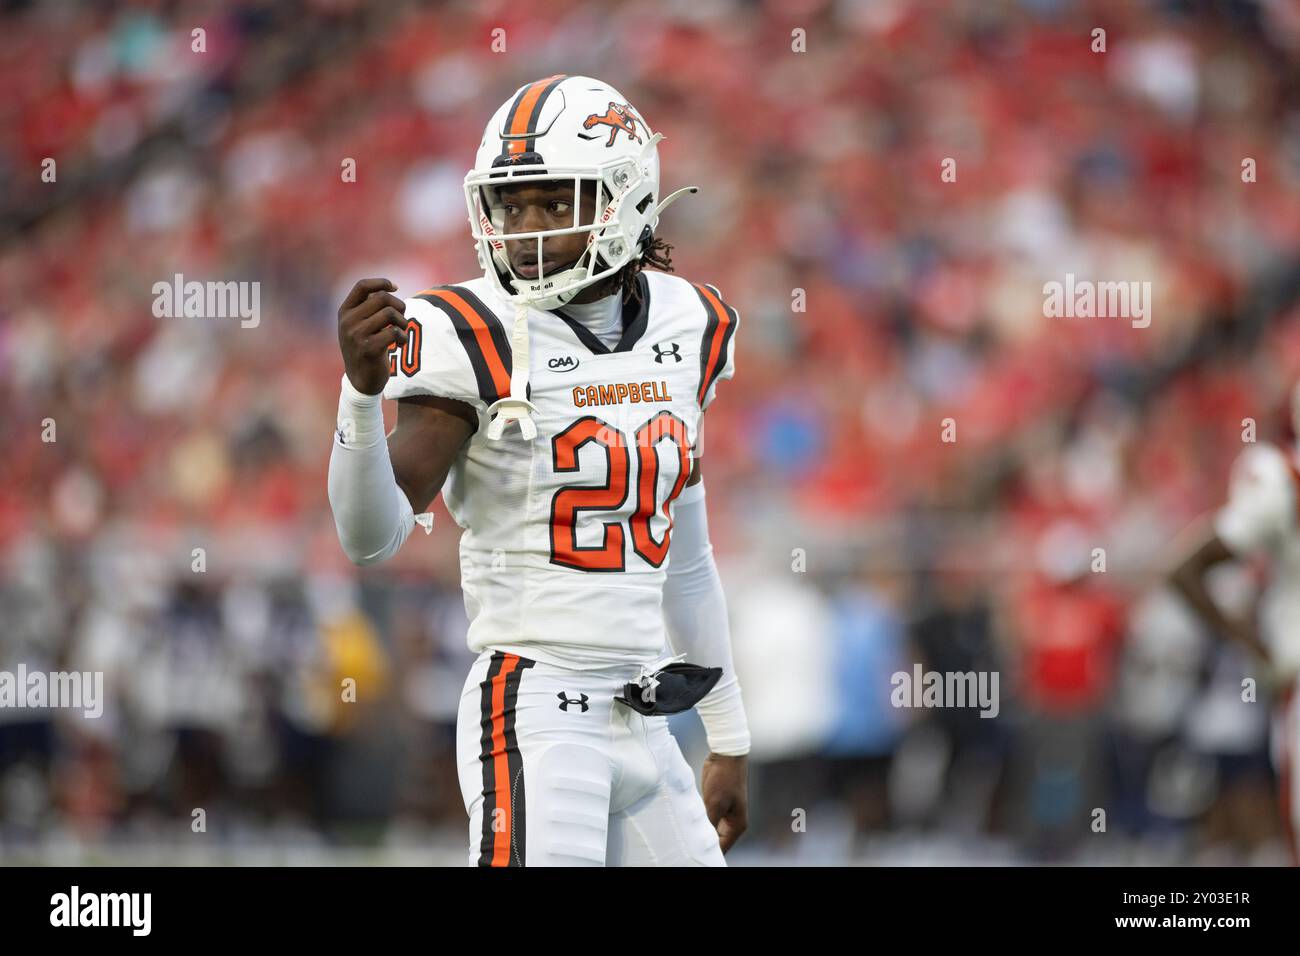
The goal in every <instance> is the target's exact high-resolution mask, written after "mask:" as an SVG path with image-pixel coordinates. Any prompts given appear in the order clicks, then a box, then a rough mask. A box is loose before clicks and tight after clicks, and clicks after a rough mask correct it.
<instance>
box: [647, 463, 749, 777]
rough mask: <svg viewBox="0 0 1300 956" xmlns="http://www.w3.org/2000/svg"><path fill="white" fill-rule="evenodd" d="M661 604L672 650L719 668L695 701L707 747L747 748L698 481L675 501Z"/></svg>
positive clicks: (737, 751)
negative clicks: (716, 678) (714, 680)
mask: <svg viewBox="0 0 1300 956" xmlns="http://www.w3.org/2000/svg"><path fill="white" fill-rule="evenodd" d="M663 608H664V622H665V623H666V624H667V626H668V644H669V646H670V647H671V648H672V651H673V653H674V654H685V655H686V660H687V662H689V663H691V664H700V665H702V666H704V667H721V668H722V678H721V679H720V680H719V681H718V683H717V685H716V686H715V687H714V688H713V690H711V691H709V693H708V694H706V695H705V697H704V699H703V700H701V701H700V702H699V703H698V704H696V705H695V709H696V711H698V712H699V715H700V720H701V721H703V723H704V732H705V734H706V735H707V737H708V741H709V750H710V751H712V752H713V753H715V754H727V755H731V756H741V755H743V754H747V753H749V725H748V723H747V721H746V720H745V707H744V702H743V701H742V700H741V696H740V681H739V680H738V679H737V678H736V669H735V666H734V665H733V663H732V660H731V632H730V626H729V624H728V621H727V601H726V598H725V597H724V596H723V593H722V580H721V578H719V577H718V568H717V565H715V564H714V562H713V545H712V544H710V542H709V523H708V516H707V513H706V511H705V507H704V483H703V482H700V483H698V484H694V485H687V486H686V488H685V489H684V490H683V491H682V493H681V495H680V496H679V497H678V498H677V501H676V502H675V503H674V508H673V537H672V542H671V543H670V544H669V545H668V573H667V581H666V582H665V583H664V601H663Z"/></svg>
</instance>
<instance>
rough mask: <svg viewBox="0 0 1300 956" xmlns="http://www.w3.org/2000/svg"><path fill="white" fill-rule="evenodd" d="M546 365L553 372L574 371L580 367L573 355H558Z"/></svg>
mask: <svg viewBox="0 0 1300 956" xmlns="http://www.w3.org/2000/svg"><path fill="white" fill-rule="evenodd" d="M546 367H547V368H549V369H550V370H551V371H552V372H572V371H573V370H574V369H575V368H577V367H578V360H577V359H576V358H574V357H573V356H572V355H557V356H556V357H555V358H553V359H549V360H547V362H546Z"/></svg>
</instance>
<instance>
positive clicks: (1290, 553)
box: [1214, 444, 1300, 669]
mask: <svg viewBox="0 0 1300 956" xmlns="http://www.w3.org/2000/svg"><path fill="white" fill-rule="evenodd" d="M1298 487H1300V471H1298V470H1297V466H1296V462H1295V459H1294V458H1293V457H1292V456H1291V455H1290V454H1288V453H1287V452H1285V451H1283V450H1282V449H1280V448H1278V447H1276V446H1275V445H1267V444H1261V445H1256V446H1253V447H1250V448H1247V449H1246V450H1245V451H1243V452H1242V453H1241V455H1239V456H1238V458H1237V460H1236V462H1234V463H1233V466H1232V478H1231V481H1230V483H1229V488H1228V503H1227V504H1226V505H1224V506H1223V508H1222V509H1220V511H1219V513H1218V514H1217V515H1216V516H1215V520H1214V530H1215V532H1216V533H1217V534H1218V536H1219V539H1220V540H1221V541H1223V543H1224V544H1226V545H1227V546H1228V548H1229V549H1230V550H1231V551H1232V552H1233V553H1234V554H1238V555H1243V556H1244V555H1250V554H1267V555H1268V556H1269V557H1270V558H1271V559H1272V563H1273V566H1272V575H1271V581H1270V583H1269V587H1268V591H1267V592H1266V593H1265V594H1264V596H1263V599H1262V606H1261V608H1260V614H1261V628H1262V634H1261V638H1262V640H1263V641H1264V642H1265V644H1266V646H1267V647H1268V649H1269V653H1270V654H1271V655H1272V656H1273V658H1274V659H1275V661H1276V662H1277V663H1278V664H1279V665H1280V666H1282V667H1284V668H1296V669H1300V527H1298V526H1297V524H1296V498H1297V494H1296V492H1297V488H1298Z"/></svg>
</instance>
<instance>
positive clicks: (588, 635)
mask: <svg viewBox="0 0 1300 956" xmlns="http://www.w3.org/2000/svg"><path fill="white" fill-rule="evenodd" d="M661 138H662V136H661V135H659V134H655V133H652V132H651V130H650V129H649V127H648V126H647V125H646V122H645V120H644V118H643V117H642V116H641V114H640V113H639V112H638V111H637V110H635V109H633V108H632V106H631V105H630V104H628V102H627V100H626V99H625V98H624V97H623V96H622V94H620V93H619V92H618V91H617V90H615V89H613V88H612V87H610V86H608V85H607V84H605V83H602V82H600V81H599V80H594V79H591V78H588V77H582V76H552V77H547V78H546V79H544V80H540V81H538V82H536V83H530V84H528V85H526V86H524V87H521V88H520V89H519V90H518V91H517V92H516V93H515V94H514V95H512V96H511V97H510V99H509V100H507V101H506V102H505V103H504V104H503V105H502V106H501V108H500V109H499V110H497V112H496V114H495V115H494V116H493V117H492V119H491V120H490V121H489V123H488V125H487V129H486V131H485V133H484V136H483V141H482V143H481V145H480V147H479V150H478V155H477V158H476V161H475V165H474V168H473V169H472V170H471V171H470V173H469V174H468V175H467V176H466V179H465V196H466V203H467V207H468V211H469V219H470V226H471V233H472V235H473V238H474V241H475V243H476V245H477V248H478V252H479V263H480V265H481V266H482V267H483V270H484V275H483V277H482V278H477V279H472V280H470V281H468V282H463V283H460V284H457V285H449V286H438V287H435V288H432V289H428V290H426V291H424V292H421V293H419V294H418V295H415V296H413V297H411V298H408V299H406V300H405V301H403V300H402V299H399V298H398V297H397V296H396V295H394V294H393V293H394V292H395V291H396V289H395V287H394V286H393V284H392V283H391V282H389V281H388V280H386V279H363V280H361V281H360V282H358V283H357V284H356V286H355V287H354V288H353V289H352V292H351V293H350V294H349V295H348V297H347V299H346V301H344V303H343V305H342V307H341V308H340V309H339V345H340V348H341V349H342V352H343V360H344V367H345V374H344V376H343V381H342V395H341V397H340V401H339V415H338V430H337V432H336V435H335V441H334V447H333V451H332V453H331V457H330V470H329V497H330V504H331V507H332V509H333V512H334V519H335V524H336V527H337V530H338V534H339V540H340V542H341V543H342V545H343V548H344V550H345V552H346V553H347V554H348V556H349V557H350V558H351V559H352V560H353V561H354V562H355V563H357V564H362V565H366V564H372V563H375V562H378V561H383V560H385V559H386V558H388V557H390V556H391V555H393V554H394V553H396V552H397V550H398V549H399V548H400V547H401V545H402V543H403V542H404V541H405V540H406V538H407V537H408V536H409V535H410V533H411V531H412V529H413V527H414V525H415V524H416V523H417V522H418V523H420V524H421V525H422V526H424V528H425V530H426V533H428V532H429V531H430V530H431V522H432V515H429V514H425V513H420V512H424V510H425V509H426V507H427V506H428V504H429V503H430V501H431V500H432V499H433V497H434V496H435V495H437V494H438V492H439V490H441V491H442V493H443V499H444V501H445V503H446V505H447V509H448V511H449V512H450V514H451V516H452V518H453V519H454V520H455V522H456V523H457V524H458V525H459V526H460V527H461V528H463V529H464V533H463V534H462V536H461V538H460V559H461V586H462V590H463V592H464V597H465V606H466V610H467V612H468V614H469V618H470V628H469V634H468V643H469V646H470V649H471V650H474V651H477V652H479V657H478V660H477V661H476V663H475V664H474V666H473V668H472V669H471V671H470V674H469V676H468V678H467V680H466V683H465V687H464V691H463V694H462V697H461V704H460V710H459V714H458V718H457V762H458V766H459V774H460V785H461V792H462V796H463V797H464V801H465V808H466V811H467V812H468V814H469V818H470V854H469V862H470V863H471V864H474V863H477V864H479V865H483V866H524V865H530V866H535V865H649V864H653V865H725V864H724V861H723V853H724V852H725V851H726V850H727V849H728V848H729V847H730V846H731V845H732V843H733V842H734V841H735V840H736V838H737V837H738V836H739V835H740V834H741V832H743V830H744V829H745V826H746V814H747V809H746V806H747V798H746V774H747V771H746V758H745V755H746V754H747V753H748V751H749V731H748V727H747V724H746V721H745V714H744V709H743V706H742V701H741V694H740V685H739V683H738V681H737V680H736V675H735V672H734V668H733V666H732V660H731V646H730V637H729V633H728V621H727V609H726V603H725V600H724V598H723V594H722V589H721V582H720V580H719V577H718V573H717V569H716V567H715V565H714V561H713V556H712V547H711V545H710V543H709V534H708V524H707V520H706V515H705V506H704V484H703V480H702V471H701V467H700V458H699V455H698V453H699V452H700V450H701V448H700V441H699V436H700V429H701V424H702V418H703V414H704V410H705V409H706V408H707V407H708V405H709V404H710V403H711V402H712V400H713V397H714V393H715V390H716V388H717V384H718V382H719V381H721V380H723V379H727V378H730V377H731V376H732V374H733V371H734V358H733V353H734V347H735V331H736V327H737V324H738V321H739V317H738V315H737V313H736V311H735V310H734V309H732V308H731V307H729V306H728V305H726V304H725V303H724V302H723V300H722V298H721V295H720V294H719V292H718V290H717V289H715V288H713V287H712V286H708V285H702V284H693V283H690V282H688V281H686V280H685V279H681V278H677V277H675V276H672V275H668V274H667V273H666V272H664V271H645V269H644V267H645V266H647V265H653V266H656V267H657V268H658V269H661V270H665V269H671V267H672V266H671V261H670V260H669V258H668V257H667V252H668V250H669V247H668V246H667V245H666V244H665V243H663V242H662V240H659V239H657V238H655V235H654V230H655V227H656V226H657V224H658V221H659V214H660V212H662V210H663V209H664V208H665V207H666V206H667V205H668V204H669V203H670V202H672V201H673V200H674V199H676V198H677V196H678V195H681V194H682V193H684V192H693V191H694V189H693V188H689V189H684V190H678V192H677V193H674V194H673V195H671V196H669V197H667V198H666V199H665V198H663V197H662V196H661V194H660V190H659V159H658V149H657V146H656V144H657V142H658V140H659V139H661ZM381 395H382V396H383V397H387V398H391V399H396V400H397V401H398V414H397V426H396V428H395V429H394V431H393V433H392V434H391V435H390V436H389V437H388V438H387V441H385V436H384V433H383V415H382V411H381V407H380V401H381ZM417 513H419V514H417ZM665 640H666V641H667V648H668V649H671V653H672V655H674V657H675V658H677V659H680V658H682V657H685V658H686V659H687V660H686V661H685V662H682V661H680V660H674V658H670V657H667V655H666V650H667V649H666V647H665ZM715 682H716V683H715ZM692 705H694V706H696V708H697V710H698V711H699V713H700V717H701V719H702V720H703V723H704V727H705V731H706V733H707V736H708V742H709V750H710V754H709V756H708V758H707V760H706V762H705V765H704V772H703V779H702V790H703V796H702V798H701V793H700V792H699V791H697V789H696V787H695V780H694V775H693V773H692V771H691V768H690V767H689V765H688V764H687V763H686V761H685V759H684V758H683V757H682V754H681V752H680V750H679V749H678V747H677V744H676V741H675V740H674V739H673V737H672V735H671V734H670V733H669V730H668V724H667V718H666V716H665V715H666V714H668V713H674V712H677V711H678V710H682V709H686V708H688V707H690V706H692Z"/></svg>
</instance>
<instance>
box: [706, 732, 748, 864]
mask: <svg viewBox="0 0 1300 956" xmlns="http://www.w3.org/2000/svg"><path fill="white" fill-rule="evenodd" d="M700 784H701V786H700V789H701V791H702V794H701V795H702V796H703V797H704V809H705V811H706V812H707V813H708V815H709V822H710V823H712V824H713V828H714V829H715V830H717V831H718V843H719V845H720V846H721V847H722V852H723V853H726V852H727V851H728V850H729V849H731V845H732V844H733V843H735V842H736V840H738V839H739V838H740V835H741V834H742V833H744V832H745V829H746V828H747V827H748V826H749V758H748V757H728V756H724V755H723V754H709V756H708V757H706V758H705V760H704V769H703V771H702V773H701V779H700Z"/></svg>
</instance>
